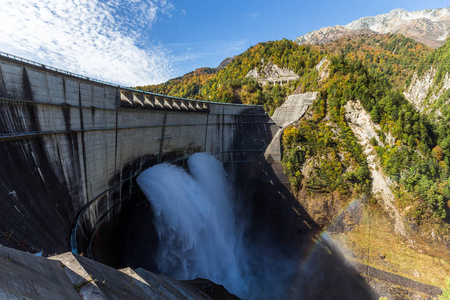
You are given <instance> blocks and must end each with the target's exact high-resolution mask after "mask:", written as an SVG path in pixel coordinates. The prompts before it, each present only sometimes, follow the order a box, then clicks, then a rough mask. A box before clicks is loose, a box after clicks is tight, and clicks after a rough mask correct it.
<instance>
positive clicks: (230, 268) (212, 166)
mask: <svg viewBox="0 0 450 300" xmlns="http://www.w3.org/2000/svg"><path fill="white" fill-rule="evenodd" d="M188 166H189V172H190V173H187V172H186V171H185V170H183V169H182V168H180V167H177V166H174V165H170V164H160V165H156V166H154V167H152V168H149V169H147V170H146V171H144V172H143V173H142V174H141V175H140V176H139V177H138V179H137V182H138V184H139V186H140V187H141V189H142V190H143V191H144V193H145V194H146V196H147V198H148V199H149V201H150V202H151V204H152V207H153V210H154V214H155V216H154V223H155V226H156V229H157V233H158V238H159V243H158V249H157V254H156V259H155V261H156V264H157V267H158V268H159V271H161V272H162V273H164V274H168V275H169V276H172V277H174V278H176V279H180V280H186V279H194V278H198V277H201V278H207V279H210V280H212V281H214V282H216V283H218V284H222V285H224V286H225V288H226V289H227V290H229V291H230V292H232V293H234V294H236V295H238V296H239V297H243V298H245V299H248V298H255V297H257V298H259V299H261V298H265V297H269V295H270V293H269V292H268V291H265V286H266V287H267V286H269V281H270V284H271V285H272V287H271V288H270V289H271V290H272V291H275V290H276V289H275V288H273V283H274V282H276V281H278V279H279V278H283V276H282V275H281V274H280V273H279V272H277V270H275V269H276V268H280V267H281V268H283V269H284V273H283V274H289V271H287V270H286V266H285V265H284V263H283V261H285V259H283V258H282V257H281V255H280V253H275V252H274V251H270V250H268V249H265V247H264V246H261V245H260V247H258V248H259V250H261V251H258V252H256V251H253V250H252V249H251V246H250V245H249V244H248V243H245V241H244V233H245V232H246V228H245V227H246V226H245V222H244V220H242V219H241V218H240V217H239V216H240V213H241V212H242V208H241V207H239V206H240V205H239V201H237V200H238V199H236V197H237V196H236V194H235V193H234V191H233V190H232V187H231V185H230V184H229V182H228V180H227V174H226V173H225V171H224V169H223V167H222V163H220V162H219V161H218V160H216V159H215V158H214V157H213V156H211V155H209V154H206V153H197V154H194V155H192V156H191V157H190V158H189V160H188ZM266 250H267V251H266ZM275 274H276V275H275ZM272 277H276V278H275V279H274V278H272ZM284 279H285V278H284ZM277 293H278V292H277Z"/></svg>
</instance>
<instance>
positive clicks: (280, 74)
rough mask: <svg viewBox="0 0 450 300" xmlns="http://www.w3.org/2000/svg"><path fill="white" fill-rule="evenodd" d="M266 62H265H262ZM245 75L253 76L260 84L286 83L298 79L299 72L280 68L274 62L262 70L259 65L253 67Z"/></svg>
mask: <svg viewBox="0 0 450 300" xmlns="http://www.w3.org/2000/svg"><path fill="white" fill-rule="evenodd" d="M262 63H263V64H264V62H262ZM245 77H253V78H255V79H256V80H257V81H258V82H259V83H260V84H262V85H266V84H267V83H268V82H269V83H279V84H284V83H287V82H289V81H291V80H297V79H298V78H299V76H298V74H297V73H295V72H293V71H292V70H290V69H287V68H283V69H282V68H280V67H278V66H277V65H275V64H273V63H268V64H266V65H265V66H264V67H263V68H262V69H261V70H258V68H257V67H255V68H253V69H251V70H250V71H249V72H248V73H247V75H246V76H245Z"/></svg>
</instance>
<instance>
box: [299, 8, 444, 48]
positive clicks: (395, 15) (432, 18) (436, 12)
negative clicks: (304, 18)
mask: <svg viewBox="0 0 450 300" xmlns="http://www.w3.org/2000/svg"><path fill="white" fill-rule="evenodd" d="M449 28H450V7H447V8H439V9H426V10H417V11H413V12H408V11H406V10H404V9H394V10H392V11H391V12H389V13H387V14H382V15H378V16H374V17H364V18H361V19H359V20H356V21H353V22H351V23H349V24H347V25H344V26H341V25H336V26H334V27H324V28H321V29H319V30H315V31H311V32H309V33H307V34H305V35H303V36H299V37H298V38H297V39H295V42H297V43H298V44H300V45H302V44H325V43H328V42H332V41H335V40H338V39H339V38H341V37H344V36H346V35H350V34H360V33H370V32H372V33H381V34H384V33H400V34H403V35H405V36H407V37H410V38H413V39H415V40H416V41H419V42H421V43H424V44H425V45H427V46H429V47H432V48H438V47H440V46H442V45H443V44H444V42H445V40H446V38H447V37H448V36H449Z"/></svg>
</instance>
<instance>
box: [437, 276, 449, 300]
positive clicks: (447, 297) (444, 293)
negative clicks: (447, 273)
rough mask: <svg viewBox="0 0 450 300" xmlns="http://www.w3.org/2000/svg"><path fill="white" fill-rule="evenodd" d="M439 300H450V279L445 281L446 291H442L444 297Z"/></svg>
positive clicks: (441, 296)
mask: <svg viewBox="0 0 450 300" xmlns="http://www.w3.org/2000/svg"><path fill="white" fill-rule="evenodd" d="M439 300H450V278H447V279H446V280H445V289H444V290H443V291H442V295H440V296H439Z"/></svg>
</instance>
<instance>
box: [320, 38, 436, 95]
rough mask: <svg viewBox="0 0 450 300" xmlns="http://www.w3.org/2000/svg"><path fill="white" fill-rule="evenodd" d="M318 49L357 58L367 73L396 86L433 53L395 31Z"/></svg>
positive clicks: (343, 41) (339, 42)
mask: <svg viewBox="0 0 450 300" xmlns="http://www.w3.org/2000/svg"><path fill="white" fill-rule="evenodd" d="M320 48H321V50H322V51H323V52H326V53H330V54H333V55H339V54H344V55H345V56H346V57H347V58H348V59H357V60H360V61H361V62H362V63H363V65H365V66H366V67H367V68H368V70H369V72H377V73H379V75H380V76H381V77H384V78H385V80H387V81H389V82H390V83H391V84H392V85H393V86H396V87H398V88H399V89H401V88H402V87H403V85H404V84H405V82H408V81H409V79H410V76H411V75H412V73H413V71H414V70H416V68H417V65H418V64H419V63H420V62H421V61H423V60H424V59H426V58H427V57H428V56H429V55H430V54H431V53H433V50H432V49H431V48H429V47H427V46H425V45H423V44H421V43H419V42H416V41H414V40H413V39H411V38H407V37H405V36H403V35H395V34H385V35H379V34H364V35H354V36H349V37H346V38H342V39H340V40H337V41H335V42H332V43H329V44H326V45H322V46H321V47H320Z"/></svg>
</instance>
